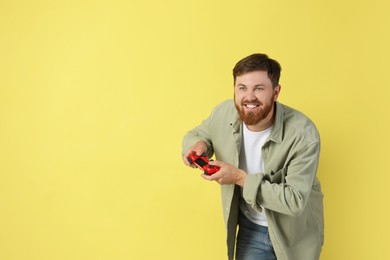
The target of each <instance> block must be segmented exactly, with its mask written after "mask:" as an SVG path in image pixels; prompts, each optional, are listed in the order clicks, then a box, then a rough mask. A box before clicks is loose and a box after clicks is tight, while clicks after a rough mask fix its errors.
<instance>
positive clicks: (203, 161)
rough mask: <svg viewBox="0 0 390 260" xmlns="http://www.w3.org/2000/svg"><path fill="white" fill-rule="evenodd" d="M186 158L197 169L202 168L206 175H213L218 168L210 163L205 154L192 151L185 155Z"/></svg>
mask: <svg viewBox="0 0 390 260" xmlns="http://www.w3.org/2000/svg"><path fill="white" fill-rule="evenodd" d="M187 160H188V162H189V163H190V164H195V165H196V166H197V167H198V168H199V169H201V170H203V171H204V174H206V175H213V174H214V173H216V172H217V171H219V169H220V168H219V167H218V166H214V165H210V164H209V158H208V157H207V156H206V155H205V154H202V155H201V156H199V155H197V154H196V153H195V152H192V153H191V154H190V155H189V156H188V157H187Z"/></svg>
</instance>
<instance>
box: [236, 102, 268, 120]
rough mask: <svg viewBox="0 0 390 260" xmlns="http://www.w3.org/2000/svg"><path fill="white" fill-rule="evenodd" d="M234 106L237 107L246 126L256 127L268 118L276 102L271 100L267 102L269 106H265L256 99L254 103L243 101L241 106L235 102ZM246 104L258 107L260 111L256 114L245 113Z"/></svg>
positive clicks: (255, 112)
mask: <svg viewBox="0 0 390 260" xmlns="http://www.w3.org/2000/svg"><path fill="white" fill-rule="evenodd" d="M234 104H235V106H236V109H237V112H238V115H239V116H240V119H241V121H242V122H244V123H245V124H246V125H249V126H252V125H256V124H257V123H259V122H260V121H261V120H263V119H265V118H266V117H267V116H268V114H269V113H270V112H271V110H272V107H273V105H274V102H273V100H270V102H267V104H263V103H261V102H260V101H259V100H257V99H256V100H253V101H246V100H243V101H242V102H241V104H237V102H234ZM244 104H255V105H258V109H257V110H256V111H254V112H245V110H244V108H243V106H244Z"/></svg>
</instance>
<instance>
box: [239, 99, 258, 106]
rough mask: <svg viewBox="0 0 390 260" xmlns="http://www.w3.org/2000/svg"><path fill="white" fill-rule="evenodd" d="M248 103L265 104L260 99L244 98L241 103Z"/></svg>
mask: <svg viewBox="0 0 390 260" xmlns="http://www.w3.org/2000/svg"><path fill="white" fill-rule="evenodd" d="M247 104H252V105H263V103H261V102H260V101H259V100H258V99H254V100H243V101H241V105H242V106H243V105H247Z"/></svg>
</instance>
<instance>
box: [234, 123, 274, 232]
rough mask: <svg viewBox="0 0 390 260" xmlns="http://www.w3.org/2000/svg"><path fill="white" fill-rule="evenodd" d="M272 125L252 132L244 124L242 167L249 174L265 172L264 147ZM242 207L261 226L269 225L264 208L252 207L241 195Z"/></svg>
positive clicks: (250, 218)
mask: <svg viewBox="0 0 390 260" xmlns="http://www.w3.org/2000/svg"><path fill="white" fill-rule="evenodd" d="M271 130H272V127H270V128H267V129H265V130H263V131H260V132H251V131H250V130H249V129H248V127H247V126H246V125H245V124H243V139H242V142H241V152H240V169H242V170H244V171H245V172H247V173H248V174H255V173H264V162H263V157H262V149H261V148H262V147H263V145H264V143H265V141H267V138H268V136H269V135H270V133H271ZM240 209H241V212H242V213H244V215H245V216H246V217H247V218H248V219H249V220H251V221H252V222H253V223H256V224H258V225H261V226H268V224H267V219H266V216H265V212H264V210H262V212H261V213H260V212H259V211H257V210H256V209H254V208H252V207H251V206H250V205H249V204H247V203H246V201H245V200H244V199H243V198H242V197H241V200H240Z"/></svg>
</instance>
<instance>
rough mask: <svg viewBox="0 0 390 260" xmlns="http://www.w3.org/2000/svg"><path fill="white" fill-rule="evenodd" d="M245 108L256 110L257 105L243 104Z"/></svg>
mask: <svg viewBox="0 0 390 260" xmlns="http://www.w3.org/2000/svg"><path fill="white" fill-rule="evenodd" d="M244 106H245V107H247V108H256V107H258V106H259V105H255V104H244Z"/></svg>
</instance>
